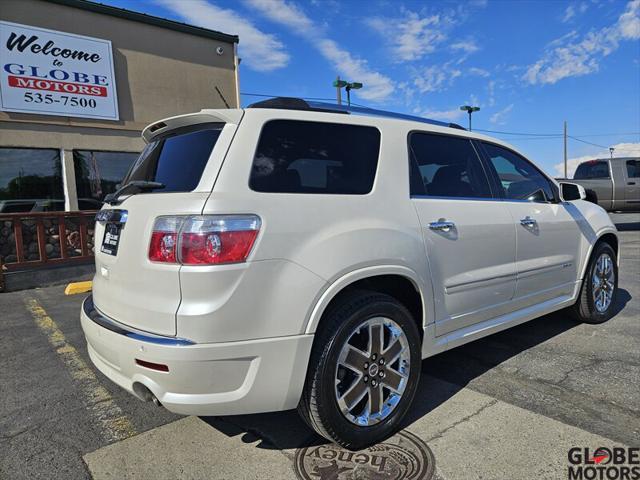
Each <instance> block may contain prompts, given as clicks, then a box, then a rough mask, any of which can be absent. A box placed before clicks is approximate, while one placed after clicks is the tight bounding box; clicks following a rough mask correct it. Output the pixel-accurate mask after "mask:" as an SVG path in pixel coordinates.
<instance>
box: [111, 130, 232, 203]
mask: <svg viewBox="0 0 640 480" xmlns="http://www.w3.org/2000/svg"><path fill="white" fill-rule="evenodd" d="M222 127H223V125H221V124H200V125H195V126H191V127H185V128H182V129H178V130H175V131H173V132H169V133H168V134H166V135H163V136H161V137H160V138H158V139H155V140H154V141H153V142H150V143H148V144H147V146H146V147H145V149H144V150H143V151H142V153H141V154H140V157H139V158H138V160H136V162H135V163H134V164H133V166H132V167H131V170H130V172H129V173H128V174H127V176H126V178H125V179H124V180H123V181H122V184H123V185H124V184H126V183H128V182H131V181H133V180H148V181H152V182H160V183H162V184H164V188H161V189H158V190H155V191H158V192H162V193H164V192H190V191H191V190H193V189H194V188H196V187H197V186H198V183H200V178H201V177H202V172H203V171H204V167H205V166H206V165H207V162H208V161H209V156H210V155H211V151H212V150H213V147H214V146H215V144H216V142H217V141H218V137H219V136H220V132H221V131H222Z"/></svg>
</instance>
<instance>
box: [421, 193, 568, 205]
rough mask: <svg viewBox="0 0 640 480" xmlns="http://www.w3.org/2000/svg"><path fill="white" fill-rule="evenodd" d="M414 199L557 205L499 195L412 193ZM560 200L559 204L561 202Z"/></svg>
mask: <svg viewBox="0 0 640 480" xmlns="http://www.w3.org/2000/svg"><path fill="white" fill-rule="evenodd" d="M409 198H411V199H412V200H466V201H470V200H474V201H476V202H503V203H529V204H531V205H556V202H532V201H530V200H517V199H515V198H499V197H441V196H435V195H411V196H410V197H409ZM560 203H561V202H558V203H557V204H560Z"/></svg>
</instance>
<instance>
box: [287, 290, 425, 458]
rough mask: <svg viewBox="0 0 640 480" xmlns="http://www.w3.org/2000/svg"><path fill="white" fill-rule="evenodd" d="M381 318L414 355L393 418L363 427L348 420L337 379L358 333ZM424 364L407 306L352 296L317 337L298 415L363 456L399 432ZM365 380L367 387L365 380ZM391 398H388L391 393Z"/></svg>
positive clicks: (362, 293)
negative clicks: (352, 338)
mask: <svg viewBox="0 0 640 480" xmlns="http://www.w3.org/2000/svg"><path fill="white" fill-rule="evenodd" d="M376 317H386V318H389V319H391V320H393V322H395V323H396V324H397V326H399V327H400V328H401V329H402V333H404V336H405V338H406V340H407V345H408V351H409V354H408V359H409V373H408V378H407V380H406V383H405V388H404V391H403V393H402V395H401V397H400V400H399V401H398V403H397V404H396V405H395V408H393V409H392V410H391V412H390V413H389V414H388V416H387V417H386V418H384V419H382V420H380V421H379V423H376V424H374V425H370V426H359V425H356V424H355V423H352V421H350V420H348V419H347V417H346V416H345V415H344V414H343V413H342V411H341V410H340V407H339V405H338V400H337V399H336V386H335V379H336V374H337V373H339V372H338V369H339V367H338V366H337V363H338V359H339V355H340V352H341V350H342V348H343V346H344V345H345V344H346V343H347V341H348V340H349V336H350V335H351V334H352V333H353V331H354V330H356V329H357V328H358V326H359V325H361V324H363V323H364V322H366V321H367V320H370V319H373V318H376ZM385 341H386V342H387V343H388V345H387V347H386V348H389V345H390V344H391V340H385ZM406 350H407V349H406V348H405V349H404V351H406ZM372 358H373V357H372ZM404 358H405V359H406V358H407V357H406V356H405V357H404ZM421 359H422V356H421V337H420V333H419V331H418V327H417V325H416V322H415V321H414V319H413V317H412V315H411V313H409V311H408V310H407V308H406V307H405V306H404V305H402V304H401V303H399V302H398V301H397V300H396V299H395V298H393V297H390V296H389V295H385V294H381V293H378V292H373V291H367V290H357V291H353V292H350V293H348V294H346V295H345V296H344V297H343V298H342V299H341V300H339V301H338V302H337V303H336V304H335V305H333V306H332V307H330V309H329V310H328V311H327V312H326V313H325V315H324V317H323V319H322V322H321V324H320V327H319V328H318V331H317V332H316V338H315V341H314V345H313V348H312V351H311V357H310V360H309V368H308V371H307V378H306V382H305V386H304V390H303V393H302V397H301V399H300V403H299V405H298V412H299V413H300V416H301V417H302V418H303V419H304V421H305V422H306V423H307V424H308V425H309V426H310V427H311V428H312V429H314V430H315V431H316V432H318V433H319V434H320V435H322V436H323V437H325V438H327V439H328V440H331V441H334V442H336V443H338V444H340V445H342V446H343V447H345V448H348V449H351V450H358V449H362V448H365V447H367V446H369V445H373V444H375V443H378V442H380V441H382V440H384V439H385V438H387V437H389V436H391V435H392V434H394V433H395V432H396V431H397V429H398V428H399V426H400V424H401V421H402V419H403V417H404V416H405V414H406V412H407V410H408V409H409V407H410V406H411V403H412V401H413V397H414V396H415V393H416V390H417V386H418V382H419V379H420V369H421ZM398 361H399V360H398ZM395 365H398V364H395ZM389 367H391V365H387V366H386V368H388V370H387V372H389V374H391V372H390V370H391V368H389ZM374 374H375V372H374ZM363 375H364V374H363ZM381 375H383V376H384V375H385V373H384V372H383V373H382V374H381ZM367 378H368V377H367ZM372 378H373V377H372ZM362 380H363V381H365V377H364V376H363V377H362ZM383 382H384V381H383ZM364 383H366V381H365V382H364ZM370 383H371V385H369V387H371V386H375V383H374V382H371V381H370ZM381 390H382V389H381ZM382 391H384V390H382ZM386 392H387V395H388V392H389V390H387V391H386ZM388 398H389V397H387V399H388Z"/></svg>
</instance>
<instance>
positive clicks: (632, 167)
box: [627, 160, 640, 178]
mask: <svg viewBox="0 0 640 480" xmlns="http://www.w3.org/2000/svg"><path fill="white" fill-rule="evenodd" d="M627 177H629V178H638V177H640V160H627Z"/></svg>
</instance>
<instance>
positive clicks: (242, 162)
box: [178, 109, 432, 334]
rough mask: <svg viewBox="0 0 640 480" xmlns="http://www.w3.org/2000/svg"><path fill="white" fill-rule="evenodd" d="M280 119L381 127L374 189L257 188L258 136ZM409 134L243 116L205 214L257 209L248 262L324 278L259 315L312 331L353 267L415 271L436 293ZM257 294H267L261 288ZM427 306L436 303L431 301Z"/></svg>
mask: <svg viewBox="0 0 640 480" xmlns="http://www.w3.org/2000/svg"><path fill="white" fill-rule="evenodd" d="M276 118H283V119H284V118H286V119H300V120H306V121H309V120H312V121H328V122H331V121H333V122H336V121H337V122H340V123H354V124H358V125H366V124H367V123H370V124H371V125H372V126H376V127H378V128H379V130H380V132H381V152H380V157H379V161H378V169H377V175H376V179H375V182H374V186H373V189H372V191H371V193H369V194H367V195H319V194H282V193H261V192H254V191H252V190H251V189H250V188H249V185H248V184H249V176H250V172H251V166H252V162H253V156H254V153H255V150H256V147H257V143H258V138H259V133H260V130H261V128H262V125H263V124H264V123H265V122H266V121H268V120H271V119H276ZM387 123H389V125H387ZM396 123H397V122H396ZM406 134H407V129H406V128H402V127H400V126H397V125H393V123H392V122H385V121H383V120H381V119H375V120H374V119H368V118H363V117H357V118H355V119H351V118H349V117H348V116H347V115H334V114H324V113H310V112H294V111H274V110H258V109H256V110H248V111H247V112H246V113H245V116H244V117H243V121H242V123H241V125H240V127H239V130H238V136H239V137H241V138H242V141H241V142H234V143H233V145H232V146H231V148H230V150H229V152H228V155H227V158H226V159H225V162H224V164H223V166H222V169H221V171H220V175H219V178H218V181H217V182H216V185H215V187H214V191H213V193H212V194H211V196H210V198H209V199H208V201H207V203H206V205H205V208H204V213H255V214H258V215H259V216H260V217H261V218H262V222H263V223H262V229H261V232H260V237H259V239H258V243H257V245H256V246H255V247H254V251H253V253H252V255H251V258H250V261H251V262H252V263H257V262H267V261H274V260H282V261H285V262H289V263H291V264H294V265H296V266H298V267H299V268H302V269H304V270H306V271H308V272H311V273H312V274H313V275H314V276H315V277H316V278H318V279H321V284H315V285H313V284H312V283H313V282H311V283H308V284H305V283H300V284H299V285H296V286H292V288H291V291H290V292H289V295H287V296H285V297H281V296H275V295H274V296H273V297H272V298H271V300H272V303H271V304H270V311H261V312H259V316H263V317H270V316H272V315H283V314H284V315H286V317H287V319H288V320H287V321H288V325H289V326H288V329H289V334H297V333H303V332H305V331H309V328H308V325H307V324H308V322H309V319H310V317H311V313H312V311H313V308H314V306H315V305H316V303H317V301H318V300H319V298H320V297H321V296H322V294H323V293H324V292H325V291H326V290H327V289H328V288H330V286H331V285H332V284H335V283H336V282H337V281H338V280H339V279H341V278H343V277H345V276H347V275H348V274H349V273H350V272H354V271H358V270H363V269H364V270H366V269H367V268H371V267H379V266H389V267H391V268H394V267H399V268H401V269H402V268H403V269H406V270H408V271H410V272H412V273H413V278H412V281H414V282H415V283H417V284H418V285H417V286H418V287H419V288H420V290H421V291H422V293H423V295H431V291H432V290H431V284H430V274H429V268H428V261H427V259H426V255H425V250H424V244H423V240H422V235H421V231H420V226H419V223H418V219H417V215H416V212H415V210H414V209H413V206H412V205H411V202H410V199H409V173H408V160H407V152H406ZM377 271H378V272H380V270H379V269H378V270H377ZM382 273H384V272H382ZM271 281H272V282H280V281H283V278H282V277H278V276H275V277H273V278H272V279H271ZM255 294H256V295H257V296H260V295H263V294H269V292H267V291H266V290H265V291H256V292H255ZM424 303H425V304H426V305H432V302H431V301H430V299H427V301H425V302H424ZM283 312H286V313H283ZM425 312H426V314H425V319H423V322H425V323H427V322H428V321H429V318H430V316H431V311H430V310H429V309H426V310H425ZM210 315H211V317H212V318H214V317H215V316H216V311H215V310H214V309H212V310H211V313H210ZM271 321H272V320H271V319H270V318H262V319H260V318H257V319H255V323H254V328H255V329H261V327H260V325H261V323H270V322H271ZM178 324H179V325H180V320H179V322H178ZM311 330H313V327H311ZM265 334H269V332H266V331H265Z"/></svg>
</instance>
